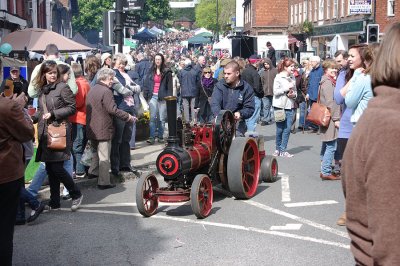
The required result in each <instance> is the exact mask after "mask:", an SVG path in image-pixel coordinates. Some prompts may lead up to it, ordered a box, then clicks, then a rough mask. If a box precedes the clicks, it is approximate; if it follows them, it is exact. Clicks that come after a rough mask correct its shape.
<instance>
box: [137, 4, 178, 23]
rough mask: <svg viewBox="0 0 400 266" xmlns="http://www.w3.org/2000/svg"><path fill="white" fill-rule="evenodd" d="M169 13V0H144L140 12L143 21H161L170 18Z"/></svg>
mask: <svg viewBox="0 0 400 266" xmlns="http://www.w3.org/2000/svg"><path fill="white" fill-rule="evenodd" d="M171 14H172V13H171V7H170V6H169V0H146V1H145V2H144V7H143V12H140V15H141V20H142V21H143V22H145V21H157V22H159V21H163V20H165V19H169V18H171Z"/></svg>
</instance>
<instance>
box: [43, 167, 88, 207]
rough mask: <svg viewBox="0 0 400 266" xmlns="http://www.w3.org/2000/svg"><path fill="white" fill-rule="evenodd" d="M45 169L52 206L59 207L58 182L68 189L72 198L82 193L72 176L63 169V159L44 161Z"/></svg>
mask: <svg viewBox="0 0 400 266" xmlns="http://www.w3.org/2000/svg"><path fill="white" fill-rule="evenodd" d="M46 171H47V175H48V176H49V184H50V203H49V205H50V206H51V207H53V208H59V207H60V182H61V183H63V184H64V186H65V187H66V188H67V189H68V192H69V195H70V196H71V198H72V199H77V198H79V197H80V196H81V195H82V194H81V191H80V189H79V188H78V186H77V185H76V184H75V182H74V180H73V179H72V176H70V174H69V173H68V172H67V170H65V169H64V161H61V162H46Z"/></svg>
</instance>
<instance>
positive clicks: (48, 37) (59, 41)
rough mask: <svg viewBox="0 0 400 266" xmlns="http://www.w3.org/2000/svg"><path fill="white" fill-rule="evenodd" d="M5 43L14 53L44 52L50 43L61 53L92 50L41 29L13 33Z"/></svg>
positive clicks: (7, 36)
mask: <svg viewBox="0 0 400 266" xmlns="http://www.w3.org/2000/svg"><path fill="white" fill-rule="evenodd" d="M3 43H9V44H11V46H12V47H13V51H24V50H25V47H26V49H27V50H28V51H35V52H43V51H44V50H45V49H46V46H47V44H49V43H53V44H55V45H57V47H58V50H59V51H60V52H67V51H68V52H73V51H76V52H77V51H90V50H92V48H91V47H88V46H86V45H83V44H80V43H77V42H75V41H73V40H70V39H68V38H67V37H64V36H62V35H61V34H58V33H57V32H54V31H49V30H45V29H39V28H27V29H23V30H18V31H14V32H11V33H10V34H8V35H6V36H5V37H4V38H3V39H2V44H3Z"/></svg>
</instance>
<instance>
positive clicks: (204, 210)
mask: <svg viewBox="0 0 400 266" xmlns="http://www.w3.org/2000/svg"><path fill="white" fill-rule="evenodd" d="M212 202H213V188H212V183H211V179H210V178H209V177H208V176H207V175H197V176H196V177H195V178H194V180H193V183H192V188H191V189H190V204H191V205H192V210H193V213H194V214H195V215H196V217H197V218H199V219H204V218H206V217H207V216H208V215H209V214H210V212H211V207H212Z"/></svg>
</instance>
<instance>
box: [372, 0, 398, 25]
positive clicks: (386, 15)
mask: <svg viewBox="0 0 400 266" xmlns="http://www.w3.org/2000/svg"><path fill="white" fill-rule="evenodd" d="M398 4H399V3H398V0H397V5H396V0H376V18H375V21H376V23H378V24H379V26H380V32H381V33H384V32H385V29H386V27H387V25H389V24H390V23H392V22H395V21H399V20H400V8H399V5H398Z"/></svg>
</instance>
